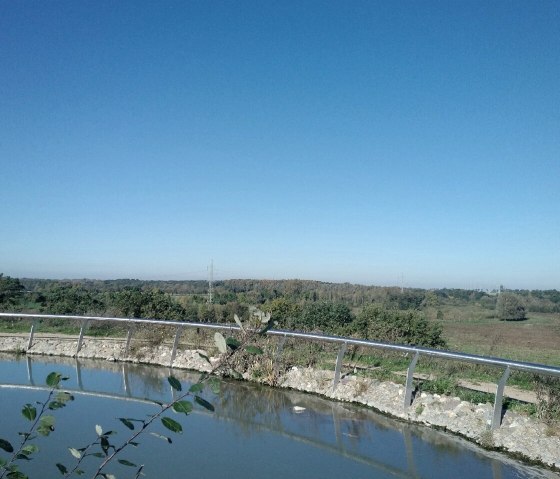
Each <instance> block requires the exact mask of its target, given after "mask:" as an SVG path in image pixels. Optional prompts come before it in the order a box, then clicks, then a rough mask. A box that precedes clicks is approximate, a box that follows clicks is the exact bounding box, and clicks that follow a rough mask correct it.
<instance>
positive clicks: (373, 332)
mask: <svg viewBox="0 0 560 479" xmlns="http://www.w3.org/2000/svg"><path fill="white" fill-rule="evenodd" d="M207 291H208V283H207V282H205V281H142V280H135V279H120V280H104V281H102V280H88V279H84V280H71V281H69V280H46V279H26V278H24V279H18V278H11V277H9V276H4V275H2V274H0V309H2V310H4V311H13V312H29V313H33V312H38V313H50V314H66V315H72V314H73V315H99V316H106V317H133V318H153V319H164V320H176V321H179V320H180V321H192V322H203V323H209V322H210V323H214V322H221V323H223V322H229V321H232V318H233V316H234V314H237V315H238V316H239V317H242V318H247V317H248V316H249V307H250V306H253V305H257V306H259V307H260V308H261V309H263V310H266V311H271V312H272V313H273V318H274V320H275V321H276V327H280V328H285V329H293V330H300V331H321V332H324V333H327V334H343V335H353V336H358V337H361V338H369V339H382V340H390V341H395V342H401V343H411V344H412V343H415V344H423V345H426V346H441V345H443V340H442V339H441V327H440V325H439V324H438V323H437V321H436V322H434V321H428V320H427V319H426V317H425V314H424V311H425V310H426V309H427V308H438V307H441V306H442V305H446V304H447V305H450V304H451V305H456V304H468V303H469V302H476V303H478V304H480V305H482V306H483V307H485V308H488V309H489V310H494V311H496V313H497V317H498V318H499V319H501V320H522V319H525V317H526V312H527V311H539V312H560V293H559V292H558V291H556V290H546V291H543V290H537V291H519V290H518V291H508V290H503V289H501V290H500V291H498V292H491V293H488V292H484V291H478V290H461V289H448V288H445V289H434V290H424V289H413V288H406V289H402V290H401V288H396V287H379V286H363V285H353V284H349V283H342V284H337V283H325V282H319V281H303V280H274V281H273V280H227V281H219V282H216V283H215V285H214V293H213V302H212V303H209V302H208V296H207ZM438 318H440V316H439V314H438ZM440 319H441V318H440ZM387 324H389V325H390V328H392V329H391V330H390V331H389V329H387Z"/></svg>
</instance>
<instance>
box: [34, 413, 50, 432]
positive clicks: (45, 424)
mask: <svg viewBox="0 0 560 479" xmlns="http://www.w3.org/2000/svg"><path fill="white" fill-rule="evenodd" d="M53 431H54V416H50V415H45V416H43V417H41V419H39V426H37V432H38V433H39V434H41V436H48V435H49V434H50V433H51V432H53Z"/></svg>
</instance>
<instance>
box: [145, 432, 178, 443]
mask: <svg viewBox="0 0 560 479" xmlns="http://www.w3.org/2000/svg"><path fill="white" fill-rule="evenodd" d="M150 434H151V435H152V436H155V437H157V438H158V439H163V440H164V441H167V442H168V443H169V444H171V443H172V442H173V441H172V440H171V438H170V437H167V436H162V435H161V434H158V433H157V432H151V433H150Z"/></svg>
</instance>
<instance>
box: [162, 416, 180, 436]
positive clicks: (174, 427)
mask: <svg viewBox="0 0 560 479" xmlns="http://www.w3.org/2000/svg"><path fill="white" fill-rule="evenodd" d="M161 423H162V424H163V425H164V426H165V427H166V428H167V429H169V430H170V431H172V432H177V433H181V432H183V426H181V425H180V424H179V423H178V422H177V421H175V420H173V419H171V418H170V417H162V418H161Z"/></svg>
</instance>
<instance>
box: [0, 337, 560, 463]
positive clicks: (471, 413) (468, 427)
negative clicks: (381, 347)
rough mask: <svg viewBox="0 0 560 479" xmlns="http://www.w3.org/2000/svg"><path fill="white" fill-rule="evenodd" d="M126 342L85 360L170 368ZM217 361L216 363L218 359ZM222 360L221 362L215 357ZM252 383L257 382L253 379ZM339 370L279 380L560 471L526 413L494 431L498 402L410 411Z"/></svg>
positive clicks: (63, 342) (98, 347)
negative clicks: (338, 374)
mask: <svg viewBox="0 0 560 479" xmlns="http://www.w3.org/2000/svg"><path fill="white" fill-rule="evenodd" d="M76 344H77V341H76V339H75V338H72V340H69V338H53V337H51V338H45V337H37V336H36V338H35V341H34V344H33V345H32V347H31V349H29V350H28V351H26V349H27V338H26V337H13V336H0V351H4V352H24V351H26V353H27V354H34V355H51V356H52V355H56V356H69V357H74V356H76ZM124 350H125V347H124V343H123V341H121V340H113V339H104V340H99V339H94V338H85V339H84V343H83V346H82V348H81V350H80V352H79V354H78V357H80V358H89V359H104V360H109V361H129V362H136V363H138V362H141V363H147V364H157V365H163V366H169V365H170V361H171V346H170V345H159V346H156V347H148V346H142V347H135V348H134V354H131V355H129V356H125V353H124ZM212 360H213V361H214V359H212ZM215 360H216V361H217V358H216V359H215ZM173 367H174V368H183V369H191V370H197V371H208V370H209V368H210V365H209V364H208V363H207V362H206V361H205V360H204V359H202V358H201V357H200V355H199V354H198V351H195V350H179V351H177V355H176V357H175V359H174V361H173ZM246 379H248V380H252V378H250V377H247V378H246ZM332 381H333V372H332V371H322V370H314V369H311V368H298V367H292V368H290V369H289V370H288V371H287V372H285V373H284V374H283V375H282V376H281V377H280V378H279V380H278V381H277V386H279V387H283V388H292V389H295V390H298V391H305V392H309V393H314V394H320V395H322V396H325V397H327V398H331V399H334V400H337V401H348V402H354V403H358V404H363V405H366V406H368V407H371V408H373V409H375V410H377V411H380V412H382V413H385V414H388V415H390V416H393V417H396V418H399V419H402V420H406V421H411V422H415V423H421V424H426V425H430V426H435V427H438V428H441V429H444V430H446V431H449V432H452V433H455V434H459V435H461V436H463V437H466V438H468V439H470V440H472V441H474V442H476V443H478V444H480V445H482V446H484V447H487V448H493V449H499V450H502V451H505V452H507V453H510V454H513V455H516V456H518V457H520V458H523V459H525V460H529V461H534V462H538V463H541V464H544V465H546V466H549V467H553V468H556V469H560V436H559V435H558V431H553V430H551V429H550V428H549V427H548V426H547V425H545V424H543V423H541V422H538V421H537V420H535V419H533V418H530V417H528V416H525V415H523V414H520V413H517V412H513V411H506V412H505V415H504V417H503V421H502V426H501V427H500V428H499V429H496V430H494V431H491V430H490V428H489V425H490V420H491V416H492V412H493V411H492V409H493V405H492V404H472V403H469V402H466V401H461V400H460V399H459V398H456V397H448V396H440V395H437V394H426V393H421V394H420V395H417V397H415V398H414V401H413V403H412V405H411V406H410V407H409V408H407V409H406V410H405V409H404V407H403V402H404V387H403V386H401V385H398V384H395V383H392V382H381V381H378V380H374V379H366V378H362V377H357V376H353V375H348V376H345V377H344V378H343V379H342V380H341V382H340V383H339V384H338V386H337V388H336V390H334V391H333V388H332Z"/></svg>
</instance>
